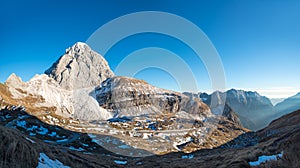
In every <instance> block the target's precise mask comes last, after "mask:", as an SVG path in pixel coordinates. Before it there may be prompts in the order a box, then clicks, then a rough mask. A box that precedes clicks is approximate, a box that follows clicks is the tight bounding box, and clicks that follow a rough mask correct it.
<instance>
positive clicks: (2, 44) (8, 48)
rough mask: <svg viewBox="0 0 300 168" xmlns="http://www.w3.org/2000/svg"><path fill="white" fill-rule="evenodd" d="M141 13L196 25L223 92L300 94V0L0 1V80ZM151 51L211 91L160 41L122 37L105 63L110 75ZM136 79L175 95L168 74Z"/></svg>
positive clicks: (197, 64)
mask: <svg viewBox="0 0 300 168" xmlns="http://www.w3.org/2000/svg"><path fill="white" fill-rule="evenodd" d="M146 10H147V11H164V12H170V13H174V14H176V15H179V16H182V17H184V18H186V19H188V20H190V21H192V22H193V23H195V24H196V25H197V26H199V27H200V28H201V29H202V30H203V31H204V32H205V33H206V34H207V36H208V37H209V38H210V40H211V41H212V42H213V44H214V45H215V47H216V49H217V50H218V52H219V55H220V57H221V59H222V62H223V65H224V68H225V73H226V79H227V87H228V88H242V89H248V90H252V89H256V90H260V92H261V93H265V94H277V95H279V94H284V93H281V92H295V91H297V89H299V88H300V75H299V74H300V69H299V63H300V1H299V0H226V1H225V0H213V1H200V0H194V1H186V0H182V1H181V0H178V1H176V0H160V1H158V0H128V1H125V0H119V1H114V0H107V1H101V0H94V1H91V0H86V1H76V0H75V1H72V0H66V1H63V2H62V1H58V0H57V1H55V0H51V1H50V0H44V1H39V0H35V1H33V0H28V1H16V0H2V1H1V2H0V20H1V23H0V49H1V52H0V55H1V61H0V82H4V81H5V80H6V78H7V77H8V76H9V75H10V74H11V73H16V74H17V75H18V76H21V77H22V79H23V80H25V81H27V80H29V79H30V78H31V77H32V76H34V74H41V73H43V72H44V70H46V69H47V68H48V67H50V66H51V64H52V63H53V62H54V61H55V60H57V59H58V58H59V56H61V55H62V54H63V53H64V51H65V49H66V48H67V47H69V46H71V45H73V44H74V43H75V42H77V41H83V42H84V41H86V40H87V38H88V37H89V36H90V35H91V34H92V33H93V32H94V31H95V30H97V29H98V28H99V27H100V26H101V25H103V24H105V23H106V22H108V21H110V20H112V19H114V18H117V17H119V16H122V15H124V14H128V13H132V12H138V11H146ZM150 46H152V47H153V46H158V47H162V48H167V49H169V50H171V51H174V52H176V53H178V54H179V55H180V56H181V57H182V59H184V60H185V61H186V62H187V64H188V65H190V67H191V69H192V70H193V71H194V73H196V74H197V77H196V78H197V80H198V82H199V88H200V90H210V87H211V86H210V80H209V77H208V75H207V72H206V70H205V67H204V66H203V64H202V63H201V61H199V60H196V59H195V58H194V57H192V56H191V55H192V54H193V53H192V52H191V51H189V48H188V47H186V46H184V45H183V44H180V42H178V41H176V40H174V39H172V38H169V37H167V36H162V35H157V34H144V35H137V36H133V37H130V38H127V39H124V40H122V41H121V42H120V43H118V44H117V45H116V46H114V48H112V49H111V51H110V52H109V53H108V55H107V56H106V59H107V60H108V62H109V64H110V66H111V68H112V69H113V70H114V68H116V66H117V65H118V63H119V62H120V61H121V60H122V58H124V57H125V56H126V54H129V53H130V52H133V51H134V50H137V49H140V48H142V47H150ZM178 46H179V47H178ZM178 48H179V49H178ZM136 77H138V78H142V79H145V80H147V81H148V82H150V83H152V84H154V85H157V86H160V87H164V88H168V89H174V90H176V89H178V87H177V85H176V82H175V80H174V79H172V77H170V75H168V74H167V73H165V72H163V71H160V70H157V69H146V70H144V71H142V72H140V73H138V74H137V76H136ZM299 91H300V90H299ZM267 92H273V93H267ZM277 92H278V93H277ZM290 94H291V93H290ZM274 97H276V96H274ZM279 97H280V96H279Z"/></svg>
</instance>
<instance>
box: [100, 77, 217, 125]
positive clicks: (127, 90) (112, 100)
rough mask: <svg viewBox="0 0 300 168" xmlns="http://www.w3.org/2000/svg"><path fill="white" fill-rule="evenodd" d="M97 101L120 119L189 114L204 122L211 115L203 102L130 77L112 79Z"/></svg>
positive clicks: (103, 87)
mask: <svg viewBox="0 0 300 168" xmlns="http://www.w3.org/2000/svg"><path fill="white" fill-rule="evenodd" d="M96 98H97V101H98V102H99V105H100V106H101V107H103V108H105V109H108V110H109V111H111V112H113V113H114V114H115V116H119V117H120V116H140V115H147V114H168V113H177V112H180V111H185V112H187V113H190V114H198V115H199V116H198V117H200V116H202V120H203V119H204V118H205V117H208V116H210V115H211V114H210V109H209V108H208V107H207V106H206V105H205V104H204V103H203V102H201V101H200V100H199V99H198V100H194V99H191V98H189V97H188V96H186V95H184V94H181V93H178V92H173V91H169V90H165V89H160V88H157V87H154V86H152V85H149V84H148V83H146V82H145V81H143V80H138V79H134V78H129V77H113V78H108V79H107V80H106V81H104V82H103V83H102V84H101V85H100V86H99V87H97V88H96ZM195 117H196V116H195ZM195 119H196V118H195Z"/></svg>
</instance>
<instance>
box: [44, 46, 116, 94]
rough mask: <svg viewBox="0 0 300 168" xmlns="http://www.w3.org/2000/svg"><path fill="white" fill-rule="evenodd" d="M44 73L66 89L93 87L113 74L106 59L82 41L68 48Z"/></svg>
mask: <svg viewBox="0 0 300 168" xmlns="http://www.w3.org/2000/svg"><path fill="white" fill-rule="evenodd" d="M45 74H47V75H48V76H50V77H52V78H53V79H54V80H56V81H57V82H58V83H59V85H60V86H61V87H62V88H64V89H67V90H74V89H81V88H87V87H93V86H96V85H98V84H100V83H101V82H102V81H104V80H105V79H107V78H110V77H112V76H114V74H113V72H112V71H111V70H110V68H109V66H108V63H107V61H106V60H105V59H104V58H103V57H102V56H101V55H100V54H98V53H96V52H95V51H93V50H92V49H91V48H90V47H89V46H88V45H87V44H85V43H82V42H77V43H76V44H74V45H73V46H72V47H70V48H68V49H67V50H66V52H65V54H64V55H63V56H61V57H60V58H59V59H58V60H57V61H56V62H55V63H54V64H53V65H52V66H51V67H50V68H49V69H48V70H46V71H45Z"/></svg>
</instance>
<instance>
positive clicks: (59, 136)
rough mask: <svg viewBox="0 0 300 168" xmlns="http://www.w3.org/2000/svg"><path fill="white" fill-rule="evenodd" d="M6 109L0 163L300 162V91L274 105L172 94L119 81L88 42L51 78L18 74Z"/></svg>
mask: <svg viewBox="0 0 300 168" xmlns="http://www.w3.org/2000/svg"><path fill="white" fill-rule="evenodd" d="M0 109H1V110H0V129H1V131H0V137H1V141H0V147H1V148H0V149H1V152H0V167H229V166H230V167H249V166H258V167H274V166H275V167H299V166H300V156H299V155H297V153H298V151H299V150H300V148H299V147H300V144H299V140H300V132H299V130H300V125H299V121H300V111H299V109H300V98H299V94H297V95H295V96H293V97H291V98H288V99H285V100H284V101H283V102H281V103H278V104H277V105H275V106H274V105H273V104H272V103H271V101H270V100H269V99H268V98H267V97H264V96H261V95H259V94H258V93H257V92H250V91H243V90H235V89H231V90H228V91H226V92H219V91H216V92H214V93H212V94H211V95H209V94H207V93H188V92H184V93H179V92H175V91H171V90H166V89H162V88H158V87H155V86H152V85H150V84H148V83H147V82H146V81H143V80H139V79H135V78H131V77H124V76H115V75H114V73H113V72H112V70H111V69H110V67H109V65H108V63H107V61H106V60H105V59H104V58H103V57H102V56H101V55H100V54H98V53H96V52H95V51H93V50H92V49H91V48H90V47H89V46H88V45H87V44H85V43H82V42H78V43H76V44H74V45H73V46H71V47H70V48H68V49H66V51H65V53H64V54H63V55H62V56H61V57H60V58H59V59H58V60H57V61H56V62H55V63H54V64H53V65H52V66H51V67H50V68H49V69H47V70H46V71H45V74H40V75H35V76H34V77H33V78H32V79H30V80H29V81H27V82H24V81H22V79H21V78H20V77H18V76H17V75H16V74H11V75H10V76H9V78H8V79H7V80H6V82H5V83H4V84H0ZM297 110H298V111H297ZM262 158H263V159H264V160H263V161H262V160H261V159H262Z"/></svg>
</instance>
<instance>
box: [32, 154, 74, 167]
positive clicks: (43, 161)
mask: <svg viewBox="0 0 300 168" xmlns="http://www.w3.org/2000/svg"><path fill="white" fill-rule="evenodd" d="M54 167H55V168H70V167H69V166H65V165H63V164H62V163H61V162H60V161H59V160H57V159H56V160H51V159H50V158H49V157H48V156H47V155H46V154H45V153H40V157H39V164H38V166H37V168H54Z"/></svg>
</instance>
